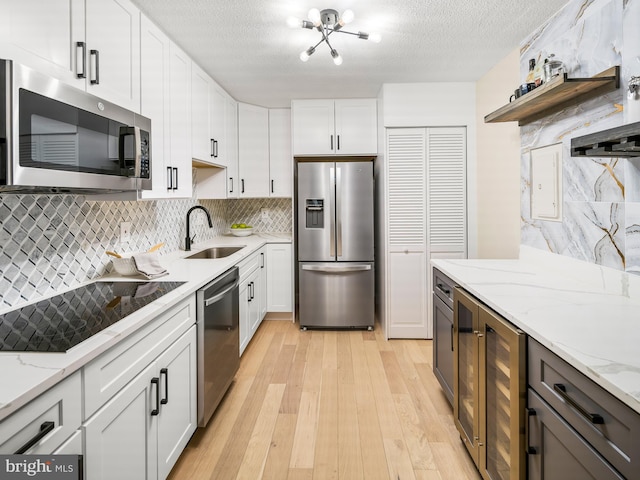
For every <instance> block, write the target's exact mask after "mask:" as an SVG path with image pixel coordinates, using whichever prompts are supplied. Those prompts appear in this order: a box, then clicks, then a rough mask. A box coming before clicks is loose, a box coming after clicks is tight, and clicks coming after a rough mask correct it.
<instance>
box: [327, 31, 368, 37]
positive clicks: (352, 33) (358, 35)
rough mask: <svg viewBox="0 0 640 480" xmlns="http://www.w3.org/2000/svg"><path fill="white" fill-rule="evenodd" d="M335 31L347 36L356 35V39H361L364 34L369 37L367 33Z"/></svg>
mask: <svg viewBox="0 0 640 480" xmlns="http://www.w3.org/2000/svg"><path fill="white" fill-rule="evenodd" d="M333 31H335V32H338V33H346V34H349V35H354V36H356V37H360V36H361V35H362V34H365V35H368V34H367V32H348V31H346V30H333Z"/></svg>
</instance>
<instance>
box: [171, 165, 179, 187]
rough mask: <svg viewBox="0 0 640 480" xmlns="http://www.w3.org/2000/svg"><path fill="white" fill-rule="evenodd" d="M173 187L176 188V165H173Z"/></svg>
mask: <svg viewBox="0 0 640 480" xmlns="http://www.w3.org/2000/svg"><path fill="white" fill-rule="evenodd" d="M172 183H173V189H174V190H177V189H178V167H173V181H172Z"/></svg>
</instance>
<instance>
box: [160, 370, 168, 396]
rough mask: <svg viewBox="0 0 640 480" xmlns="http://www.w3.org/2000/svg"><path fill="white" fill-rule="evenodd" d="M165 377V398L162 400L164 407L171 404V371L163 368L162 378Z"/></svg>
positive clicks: (161, 371)
mask: <svg viewBox="0 0 640 480" xmlns="http://www.w3.org/2000/svg"><path fill="white" fill-rule="evenodd" d="M162 375H164V398H163V399H162V400H160V403H161V404H162V405H166V404H167V403H169V369H168V368H161V369H160V378H162Z"/></svg>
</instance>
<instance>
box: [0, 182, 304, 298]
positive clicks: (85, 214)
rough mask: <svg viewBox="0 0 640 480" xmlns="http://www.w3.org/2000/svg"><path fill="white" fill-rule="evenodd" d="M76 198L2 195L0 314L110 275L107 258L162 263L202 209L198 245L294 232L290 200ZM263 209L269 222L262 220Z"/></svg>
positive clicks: (194, 230)
mask: <svg viewBox="0 0 640 480" xmlns="http://www.w3.org/2000/svg"><path fill="white" fill-rule="evenodd" d="M87 198H88V197H84V196H76V195H6V194H3V195H0V309H4V308H7V307H13V306H15V305H18V304H20V303H23V302H26V301H30V300H33V299H35V298H38V297H41V296H46V295H51V294H53V293H55V292H56V291H59V290H61V289H66V288H69V287H73V286H75V285H78V284H81V283H85V282H87V281H89V280H92V279H95V278H97V277H99V276H101V275H104V274H105V273H109V272H110V271H111V269H112V266H111V262H110V259H109V257H108V256H107V255H106V254H105V251H106V250H113V251H116V252H118V253H124V254H127V253H136V252H141V251H146V250H147V249H148V248H149V247H151V246H153V245H155V244H156V243H159V242H164V243H165V246H164V247H163V248H162V249H160V251H159V253H160V255H162V254H166V253H168V252H172V251H175V250H178V249H181V248H183V245H184V237H185V215H186V212H187V211H188V210H189V208H191V207H192V206H194V205H196V204H201V205H203V206H204V207H205V208H207V209H208V210H209V212H210V213H211V218H212V221H213V228H211V229H210V228H208V226H207V225H206V221H205V220H203V221H198V220H197V217H198V216H201V215H202V216H203V217H204V215H203V214H202V212H198V211H195V212H193V213H192V215H191V225H192V231H191V234H192V235H193V234H194V233H195V235H196V237H195V245H196V247H197V244H198V242H200V241H203V240H207V239H211V238H213V237H215V236H218V235H222V234H224V233H226V232H228V229H229V226H230V225H231V224H232V223H247V224H250V225H252V226H253V227H254V228H255V231H257V232H267V231H269V232H291V225H292V211H291V199H290V198H283V199H250V200H245V199H241V200H204V201H200V202H197V201H196V200H193V199H183V200H153V201H141V202H122V201H118V202H95V201H88V200H87ZM261 209H266V210H267V216H268V218H266V219H262V213H261ZM121 222H131V224H132V229H131V241H130V242H128V243H126V244H122V243H120V223H121Z"/></svg>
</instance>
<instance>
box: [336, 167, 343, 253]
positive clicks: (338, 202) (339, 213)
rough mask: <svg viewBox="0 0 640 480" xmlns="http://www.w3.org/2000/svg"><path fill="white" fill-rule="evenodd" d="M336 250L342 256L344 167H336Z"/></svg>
mask: <svg viewBox="0 0 640 480" xmlns="http://www.w3.org/2000/svg"><path fill="white" fill-rule="evenodd" d="M336 223H337V226H336V250H337V253H338V259H339V258H340V257H342V169H341V168H340V167H336Z"/></svg>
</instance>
